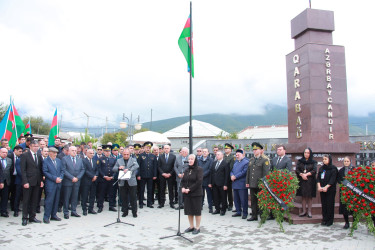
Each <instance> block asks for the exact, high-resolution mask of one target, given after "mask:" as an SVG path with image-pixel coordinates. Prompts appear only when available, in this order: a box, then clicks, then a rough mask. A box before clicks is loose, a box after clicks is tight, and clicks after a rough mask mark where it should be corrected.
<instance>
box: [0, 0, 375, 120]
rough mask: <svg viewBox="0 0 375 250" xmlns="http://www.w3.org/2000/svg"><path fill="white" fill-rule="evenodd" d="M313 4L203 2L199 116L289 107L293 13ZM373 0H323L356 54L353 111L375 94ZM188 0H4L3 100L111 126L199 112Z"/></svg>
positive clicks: (350, 59)
mask: <svg viewBox="0 0 375 250" xmlns="http://www.w3.org/2000/svg"><path fill="white" fill-rule="evenodd" d="M308 2H309V1H308V0H285V1H280V0H268V1H248V0H231V1H220V0H216V1H213V0H195V1H193V25H194V53H195V79H194V80H193V101H194V102H193V114H195V115H198V114H208V113H214V112H215V113H218V112H219V113H241V114H259V113H261V112H263V110H264V107H265V106H266V105H268V104H276V105H283V106H286V73H285V72H286V69H285V55H286V54H288V53H290V52H291V51H293V50H294V42H293V40H292V39H291V37H290V20H291V19H293V18H294V17H295V16H297V15H298V14H299V13H301V12H302V11H303V10H304V9H306V8H307V7H308ZM374 5H375V3H373V1H363V0H359V1H356V2H355V3H354V2H353V1H339V0H312V7H313V8H316V9H325V10H333V11H334V12H335V28H336V30H335V32H334V33H333V41H334V44H336V45H344V46H345V49H346V61H347V80H348V96H349V113H350V115H357V116H366V115H367V114H368V113H369V112H374V111H375V105H369V103H371V102H372V101H371V102H369V101H370V100H372V99H373V97H374V96H375V87H374V78H373V72H374V67H375V65H374V58H375V50H374V49H373V47H374V44H375V35H374V28H373V24H374V23H375V15H374V14H373V10H374V7H375V6H374ZM188 15H189V1H187V0H178V1H177V0H169V1H167V0H159V1H146V0H139V1H130V0H129V1H128V0H118V1H115V0H106V1H104V0H102V1H95V0H64V1H57V0H56V1H53V0H2V1H1V2H0V82H1V91H0V102H4V103H6V104H7V103H9V96H10V95H11V96H12V97H13V98H14V100H15V104H16V107H17V108H18V109H19V111H20V113H21V114H22V115H33V116H38V115H40V116H42V117H44V118H45V119H46V120H50V119H51V117H52V115H53V112H54V109H55V107H56V106H57V107H58V109H59V113H60V114H62V115H63V121H69V122H75V123H76V124H85V123H86V118H85V115H84V114H83V112H85V113H87V114H88V115H89V116H91V117H92V118H91V119H90V123H91V124H93V125H94V124H96V125H98V126H101V125H102V124H104V119H105V117H108V119H109V121H110V123H112V124H116V122H115V121H116V120H119V119H121V117H122V114H123V113H125V114H126V116H130V113H133V116H137V115H139V116H140V118H141V122H147V121H149V120H150V116H151V109H152V110H153V120H160V119H165V118H171V117H175V116H185V115H188V114H189V76H188V73H187V72H186V68H187V65H186V61H185V59H184V58H183V55H182V53H181V51H180V50H179V47H178V44H177V40H178V37H179V35H180V33H181V31H182V28H183V26H184V24H185V22H186V19H187V17H188Z"/></svg>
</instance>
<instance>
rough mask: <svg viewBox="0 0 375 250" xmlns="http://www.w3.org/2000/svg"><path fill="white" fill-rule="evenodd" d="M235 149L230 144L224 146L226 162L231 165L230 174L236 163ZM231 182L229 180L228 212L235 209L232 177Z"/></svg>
mask: <svg viewBox="0 0 375 250" xmlns="http://www.w3.org/2000/svg"><path fill="white" fill-rule="evenodd" d="M233 149H234V147H233V146H232V145H231V144H229V143H225V145H224V160H225V161H226V162H227V163H228V165H229V173H230V172H231V171H232V169H233V165H234V162H235V159H234V156H233V155H232V150H233ZM228 178H229V180H228V190H227V192H228V196H227V199H228V202H227V203H228V211H231V210H232V208H233V191H232V180H231V179H230V175H229V177H228Z"/></svg>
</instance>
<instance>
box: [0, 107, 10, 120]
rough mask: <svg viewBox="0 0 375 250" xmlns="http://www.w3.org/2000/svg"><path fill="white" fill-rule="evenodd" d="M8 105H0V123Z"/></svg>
mask: <svg viewBox="0 0 375 250" xmlns="http://www.w3.org/2000/svg"><path fill="white" fill-rule="evenodd" d="M8 107H9V105H4V103H3V102H1V103H0V121H2V120H3V118H4V116H5V113H6V112H7V110H8Z"/></svg>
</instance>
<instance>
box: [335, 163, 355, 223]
mask: <svg viewBox="0 0 375 250" xmlns="http://www.w3.org/2000/svg"><path fill="white" fill-rule="evenodd" d="M353 168H354V167H353V166H352V163H351V161H350V158H349V156H345V157H344V166H343V167H342V168H341V169H340V170H339V173H338V175H337V182H338V183H340V184H341V183H342V182H343V181H344V178H345V176H346V175H347V174H348V173H349V171H351V170H352V169H353ZM339 213H340V214H342V215H343V216H344V220H345V225H344V229H348V228H349V215H351V214H352V213H351V212H350V211H348V209H347V208H346V205H344V204H343V203H342V202H341V189H340V208H339Z"/></svg>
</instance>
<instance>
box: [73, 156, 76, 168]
mask: <svg viewBox="0 0 375 250" xmlns="http://www.w3.org/2000/svg"><path fill="white" fill-rule="evenodd" d="M75 166H76V159H75V157H73V167H75Z"/></svg>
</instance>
